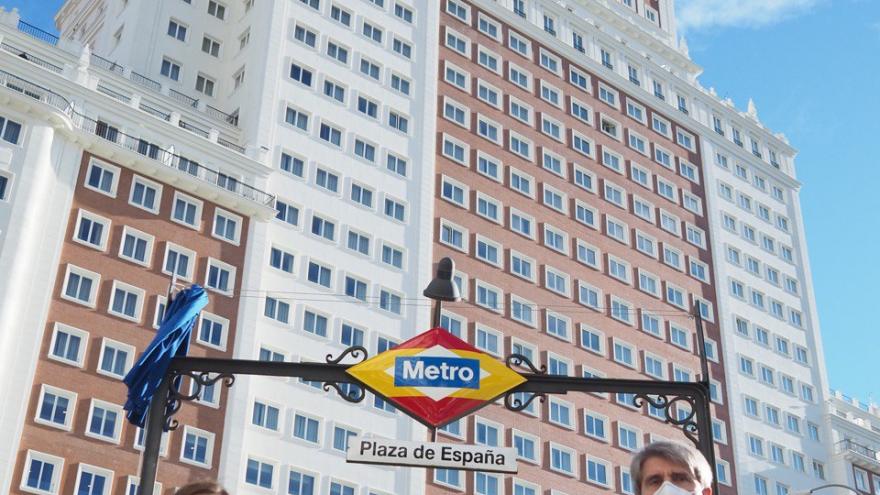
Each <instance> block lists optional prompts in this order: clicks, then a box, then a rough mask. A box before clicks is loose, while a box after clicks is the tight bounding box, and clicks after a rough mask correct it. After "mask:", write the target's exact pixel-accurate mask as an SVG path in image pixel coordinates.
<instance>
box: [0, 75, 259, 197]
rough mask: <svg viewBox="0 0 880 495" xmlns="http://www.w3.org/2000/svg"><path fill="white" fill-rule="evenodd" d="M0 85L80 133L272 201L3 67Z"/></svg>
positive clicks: (235, 190) (231, 189)
mask: <svg viewBox="0 0 880 495" xmlns="http://www.w3.org/2000/svg"><path fill="white" fill-rule="evenodd" d="M0 86H3V87H6V88H8V89H10V90H12V91H15V92H17V93H22V94H24V95H26V96H29V97H31V98H33V99H35V100H38V101H41V102H43V103H45V104H47V105H49V106H52V107H54V108H56V109H58V110H60V111H61V112H63V113H64V114H65V115H67V116H68V117H70V118H71V121H72V122H73V124H74V126H75V127H76V128H78V129H80V130H82V131H84V132H87V133H89V134H94V135H96V136H99V137H101V138H102V139H104V140H106V141H108V142H111V143H113V144H115V145H117V146H120V147H122V148H125V149H127V150H129V151H132V152H135V153H139V154H141V155H144V156H146V157H148V158H151V159H153V160H155V161H157V162H159V163H161V164H163V165H165V166H167V167H171V168H180V167H179V164H180V163H181V161H183V162H184V163H185V164H186V168H185V170H186V172H187V173H188V174H189V175H192V176H194V177H197V178H198V179H200V180H202V181H204V182H208V183H210V184H213V185H215V186H217V187H220V188H223V189H226V190H228V191H231V192H233V193H235V194H237V195H239V196H241V197H243V198H245V199H247V200H250V201H253V202H256V203H259V204H262V205H265V206H272V205H274V203H275V196H274V195H272V194H269V193H267V192H265V191H261V190H259V189H256V188H254V187H253V186H249V185H247V184H243V183H242V182H240V181H231V180H230V179H229V176H228V175H225V174H223V173H221V172H219V171H217V170H213V169H210V168H208V167H205V166H203V165H200V164H196V163H194V162H191V161H189V160H187V159H186V158H182V157H181V156H180V155H176V154H174V153H171V152H169V151H167V150H165V149H162V148H159V147H158V146H156V145H155V144H152V143H150V142H149V141H147V140H145V139H143V138H140V137H137V136H131V135H128V134H125V133H123V132H119V131H118V130H116V129H112V128H110V127H108V126H107V125H106V124H99V123H98V121H96V120H94V119H92V118H91V117H88V116H86V115H83V114H81V113H79V112H77V111H76V110H75V109H74V107H73V105H71V104H70V101H68V100H67V98H64V97H63V96H61V95H59V94H58V93H55V92H54V91H52V90H49V89H46V88H44V87H43V86H40V85H38V84H34V83H32V82H30V81H27V80H25V79H22V78H20V77H18V76H16V75H14V74H10V73H9V72H6V71H3V70H0Z"/></svg>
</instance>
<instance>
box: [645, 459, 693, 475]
mask: <svg viewBox="0 0 880 495" xmlns="http://www.w3.org/2000/svg"><path fill="white" fill-rule="evenodd" d="M642 470H643V471H644V473H645V476H649V475H652V474H662V473H682V474H687V475H689V476H693V474H692V473H691V470H690V468H689V467H688V466H686V465H684V464H679V463H676V462H672V461H670V460H668V459H665V458H663V457H658V456H652V457H649V458H647V459H645V462H644V463H643V464H642Z"/></svg>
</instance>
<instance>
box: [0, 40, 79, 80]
mask: <svg viewBox="0 0 880 495" xmlns="http://www.w3.org/2000/svg"><path fill="white" fill-rule="evenodd" d="M0 48H3V49H4V50H6V51H7V52H9V53H11V54H13V55H15V56H17V57H18V58H21V59H24V60H27V61H28V62H31V63H33V64H36V65H39V66H40V67H42V68H44V69H48V70H50V71H52V72H55V73H56V74H61V72H62V71H63V70H64V69H62V68H61V67H59V66H57V65H55V64H53V63H52V62H49V61H46V60H43V59H42V58H40V57H37V56H35V55H33V54H31V53H27V52H26V51H24V50H21V49H19V48H16V47H14V46H12V45H10V44H9V43H5V42H4V43H0Z"/></svg>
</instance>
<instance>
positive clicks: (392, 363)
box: [347, 327, 526, 428]
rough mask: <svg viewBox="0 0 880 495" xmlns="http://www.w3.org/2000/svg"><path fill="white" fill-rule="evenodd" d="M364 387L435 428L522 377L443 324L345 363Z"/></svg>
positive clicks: (471, 408)
mask: <svg viewBox="0 0 880 495" xmlns="http://www.w3.org/2000/svg"><path fill="white" fill-rule="evenodd" d="M347 372H348V373H349V374H350V375H351V376H353V377H354V378H356V379H357V381H359V382H361V383H363V384H364V385H365V386H366V387H367V388H369V389H370V390H372V391H373V392H375V393H376V394H378V395H380V396H381V397H384V398H386V399H387V400H389V401H390V402H391V403H393V404H394V405H395V406H397V407H399V408H400V409H402V410H403V411H404V412H406V413H407V414H409V415H410V416H412V417H413V418H415V419H417V420H418V421H420V422H422V423H423V424H425V425H427V426H431V427H434V428H437V427H440V426H443V425H445V424H447V423H450V422H452V421H455V420H456V419H458V418H460V417H462V416H464V415H466V414H468V413H470V412H472V411H475V410H477V409H479V408H481V407H483V406H485V405H486V404H488V403H489V402H491V401H494V400H495V399H497V398H498V397H500V396H501V395H502V394H504V393H505V392H507V391H509V390H511V389H513V388H514V387H516V386H517V385H519V384H521V383H523V382H525V381H526V379H525V377H523V376H522V375H520V374H519V373H517V372H515V371H513V370H511V369H510V368H508V367H507V366H505V365H504V364H502V363H501V362H500V361H498V360H497V359H496V358H495V357H493V356H491V355H489V354H486V353H485V352H483V351H481V350H479V349H477V348H475V347H473V346H471V345H470V344H468V343H467V342H465V341H463V340H461V339H459V338H458V337H456V336H455V335H452V334H451V333H449V332H448V331H446V330H445V329H443V328H439V327H438V328H432V329H431V330H428V331H427V332H424V333H422V334H420V335H417V336H415V337H413V338H412V339H410V340H407V341H406V342H404V343H402V344H400V345H398V346H397V347H394V348H392V349H389V350H387V351H385V352H383V353H381V354H378V355H376V356H374V357H372V358H370V359H368V360H366V361H364V362H362V363H359V364H356V365H354V366H351V367H350V368H348V370H347Z"/></svg>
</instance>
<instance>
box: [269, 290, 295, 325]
mask: <svg viewBox="0 0 880 495" xmlns="http://www.w3.org/2000/svg"><path fill="white" fill-rule="evenodd" d="M263 315H265V316H266V317H267V318H271V319H273V320H275V321H278V322H281V323H285V324H286V323H289V322H290V304H288V303H286V302H284V301H280V300H278V299H275V298H274V297H268V296H267V297H266V301H265V307H264V310H263Z"/></svg>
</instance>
